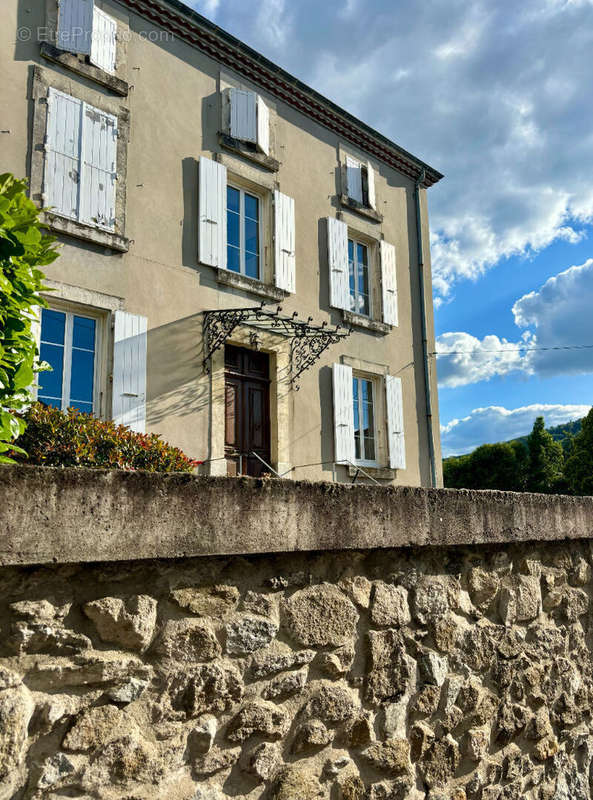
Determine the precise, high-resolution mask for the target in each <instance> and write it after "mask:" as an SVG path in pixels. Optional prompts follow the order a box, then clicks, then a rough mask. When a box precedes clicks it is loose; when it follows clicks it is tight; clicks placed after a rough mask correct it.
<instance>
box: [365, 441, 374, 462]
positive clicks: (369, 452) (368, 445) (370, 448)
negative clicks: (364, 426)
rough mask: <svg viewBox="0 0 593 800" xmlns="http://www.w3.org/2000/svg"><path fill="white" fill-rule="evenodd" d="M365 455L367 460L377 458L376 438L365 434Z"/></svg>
mask: <svg viewBox="0 0 593 800" xmlns="http://www.w3.org/2000/svg"><path fill="white" fill-rule="evenodd" d="M364 457H365V460H366V461H374V460H375V440H374V439H371V438H369V437H366V436H365V439H364Z"/></svg>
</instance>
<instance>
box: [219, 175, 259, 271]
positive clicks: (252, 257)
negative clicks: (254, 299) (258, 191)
mask: <svg viewBox="0 0 593 800" xmlns="http://www.w3.org/2000/svg"><path fill="white" fill-rule="evenodd" d="M260 217H261V213H260V199H259V197H257V196H256V195H254V194H250V193H249V192H246V191H245V190H244V189H238V188H237V187H235V186H231V185H228V186H227V269H229V270H231V271H232V272H239V273H240V274H241V275H246V276H247V277H248V278H255V279H256V280H260V274H261V271H260V250H261V230H260Z"/></svg>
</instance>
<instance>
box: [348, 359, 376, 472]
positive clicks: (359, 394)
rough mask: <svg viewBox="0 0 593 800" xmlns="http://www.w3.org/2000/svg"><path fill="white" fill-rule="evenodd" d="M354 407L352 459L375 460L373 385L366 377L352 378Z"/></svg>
mask: <svg viewBox="0 0 593 800" xmlns="http://www.w3.org/2000/svg"><path fill="white" fill-rule="evenodd" d="M352 399H353V407H354V459H355V461H361V462H372V463H374V462H375V461H376V455H375V409H374V385H373V381H371V380H368V379H367V378H359V377H357V376H356V375H355V376H353V378H352Z"/></svg>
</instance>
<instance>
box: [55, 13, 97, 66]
mask: <svg viewBox="0 0 593 800" xmlns="http://www.w3.org/2000/svg"><path fill="white" fill-rule="evenodd" d="M93 10H94V2H93V0H59V9H58V37H57V42H56V43H57V46H58V47H59V48H60V50H68V51H69V52H71V53H83V54H85V55H89V53H90V52H91V40H92V33H93Z"/></svg>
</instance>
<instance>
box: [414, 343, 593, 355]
mask: <svg viewBox="0 0 593 800" xmlns="http://www.w3.org/2000/svg"><path fill="white" fill-rule="evenodd" d="M534 350H539V351H543V350H593V344H567V345H554V346H550V347H527V346H525V347H504V348H500V349H499V350H481V349H480V348H479V347H476V348H474V349H473V350H448V351H445V352H439V351H438V350H435V351H434V352H432V353H430V354H429V355H431V356H436V357H437V358H442V357H443V356H468V355H470V356H471V355H475V354H476V353H526V352H533V351H534Z"/></svg>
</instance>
